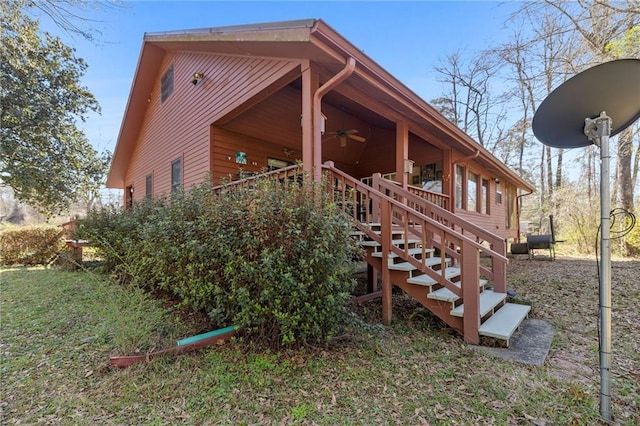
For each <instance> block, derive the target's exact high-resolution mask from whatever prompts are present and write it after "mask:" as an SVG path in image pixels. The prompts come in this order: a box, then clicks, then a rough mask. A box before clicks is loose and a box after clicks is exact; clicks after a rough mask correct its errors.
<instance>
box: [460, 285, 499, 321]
mask: <svg viewBox="0 0 640 426" xmlns="http://www.w3.org/2000/svg"><path fill="white" fill-rule="evenodd" d="M506 298H507V294H506V293H495V292H494V291H493V290H485V291H483V292H482V293H480V316H481V317H483V316H485V315H487V314H488V313H489V312H491V311H492V310H493V308H495V307H496V306H497V305H499V304H500V303H502V301H503V300H505V299H506ZM451 315H453V316H454V317H460V318H462V317H463V316H464V303H463V304H462V305H460V306H456V307H455V308H454V309H452V310H451Z"/></svg>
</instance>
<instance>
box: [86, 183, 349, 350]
mask: <svg viewBox="0 0 640 426" xmlns="http://www.w3.org/2000/svg"><path fill="white" fill-rule="evenodd" d="M351 229H352V226H351V222H350V219H349V218H347V217H345V216H344V215H342V214H341V213H339V212H338V209H337V208H336V206H335V205H334V204H332V203H331V202H330V201H329V200H328V199H327V197H326V195H324V193H323V191H321V188H320V187H319V186H318V185H314V184H311V183H308V184H305V185H289V186H286V185H283V183H282V182H281V181H278V180H277V179H275V178H261V179H258V180H257V181H256V183H255V185H254V186H253V187H252V188H251V189H235V190H232V191H231V190H230V191H222V192H219V193H215V192H214V191H212V188H211V186H210V185H208V184H205V185H202V186H200V187H196V188H193V189H190V190H189V191H188V192H185V193H174V194H173V195H172V196H171V197H170V198H160V199H155V200H145V201H144V202H141V203H137V204H136V205H134V206H133V208H131V209H128V210H114V209H104V210H100V211H96V212H93V213H91V214H90V215H89V217H88V218H87V219H86V220H84V221H83V222H82V223H81V232H83V233H84V234H85V236H87V237H88V238H89V239H91V240H92V242H93V244H94V245H96V246H97V247H98V248H99V249H100V250H101V252H102V253H103V255H104V257H105V259H106V263H107V267H108V268H109V270H110V271H112V272H116V273H117V274H118V275H119V276H120V277H121V278H122V279H123V280H125V281H127V282H131V283H133V284H135V285H137V286H141V287H145V288H148V289H160V290H164V291H169V292H170V293H172V294H173V295H175V296H176V297H177V298H178V299H179V300H180V301H181V302H182V303H183V304H184V305H187V306H189V307H191V308H193V309H195V310H204V311H205V312H207V313H208V314H209V315H210V316H211V317H212V319H214V320H215V321H216V323H217V324H219V325H220V326H227V325H232V324H233V325H242V326H244V327H245V328H247V330H248V331H249V332H250V333H252V335H253V338H255V339H256V340H258V341H260V342H262V343H264V344H268V345H270V346H282V345H290V344H300V343H304V342H319V341H326V340H327V339H330V338H331V336H332V335H333V334H334V333H335V332H336V330H337V329H338V327H339V326H340V325H341V324H342V323H343V320H344V318H345V315H346V313H347V308H346V302H347V301H348V299H349V297H350V291H351V290H352V289H353V286H354V284H355V281H354V279H353V258H354V250H356V249H355V248H354V246H353V244H352V242H351V238H350V235H349V234H350V231H351Z"/></svg>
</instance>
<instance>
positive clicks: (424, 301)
mask: <svg viewBox="0 0 640 426" xmlns="http://www.w3.org/2000/svg"><path fill="white" fill-rule="evenodd" d="M366 261H367V263H368V264H369V265H371V266H372V267H373V268H374V269H377V270H378V271H381V270H382V258H380V257H374V256H371V253H370V252H369V253H367V256H366ZM389 275H390V277H391V283H392V284H394V285H396V286H398V287H400V288H401V289H402V291H404V292H405V293H407V294H408V295H409V296H411V297H412V298H413V299H415V300H416V301H417V302H418V303H420V304H421V305H422V306H424V307H425V308H427V309H428V310H429V311H430V312H431V313H433V314H434V315H435V316H437V317H438V318H440V319H441V320H442V321H444V322H445V323H446V324H447V325H448V326H450V327H451V328H453V329H454V330H456V331H458V332H460V333H463V330H464V326H463V318H460V317H456V316H453V315H451V303H449V302H443V301H440V300H434V299H429V298H427V294H428V292H427V289H426V288H425V287H424V286H420V285H415V284H409V283H407V279H408V278H409V273H407V272H404V271H393V270H391V271H389Z"/></svg>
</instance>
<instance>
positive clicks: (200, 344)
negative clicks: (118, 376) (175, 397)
mask: <svg viewBox="0 0 640 426" xmlns="http://www.w3.org/2000/svg"><path fill="white" fill-rule="evenodd" d="M238 331H239V329H235V330H230V331H228V332H226V333H222V334H219V335H217V336H213V337H209V338H207V339H202V340H198V341H197V342H193V343H190V344H188V345H182V346H174V347H172V348H169V349H163V350H161V351H155V352H148V353H146V354H144V355H133V356H112V357H110V358H109V363H110V364H111V366H112V367H118V368H126V367H128V366H130V365H132V364H135V363H138V362H143V361H150V360H152V359H153V358H157V357H159V356H162V355H167V354H176V355H177V354H181V353H185V352H191V351H195V350H198V349H202V348H204V347H205V346H210V345H214V344H218V343H222V342H224V341H226V340H229V339H230V338H231V337H232V336H234V335H235V334H236V333H237V332H238Z"/></svg>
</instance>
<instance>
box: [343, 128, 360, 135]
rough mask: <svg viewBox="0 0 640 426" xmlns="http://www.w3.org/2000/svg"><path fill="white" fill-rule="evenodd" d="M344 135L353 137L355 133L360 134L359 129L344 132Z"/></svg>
mask: <svg viewBox="0 0 640 426" xmlns="http://www.w3.org/2000/svg"><path fill="white" fill-rule="evenodd" d="M344 133H346V134H347V135H353V134H354V133H358V129H349V130H344Z"/></svg>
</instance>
